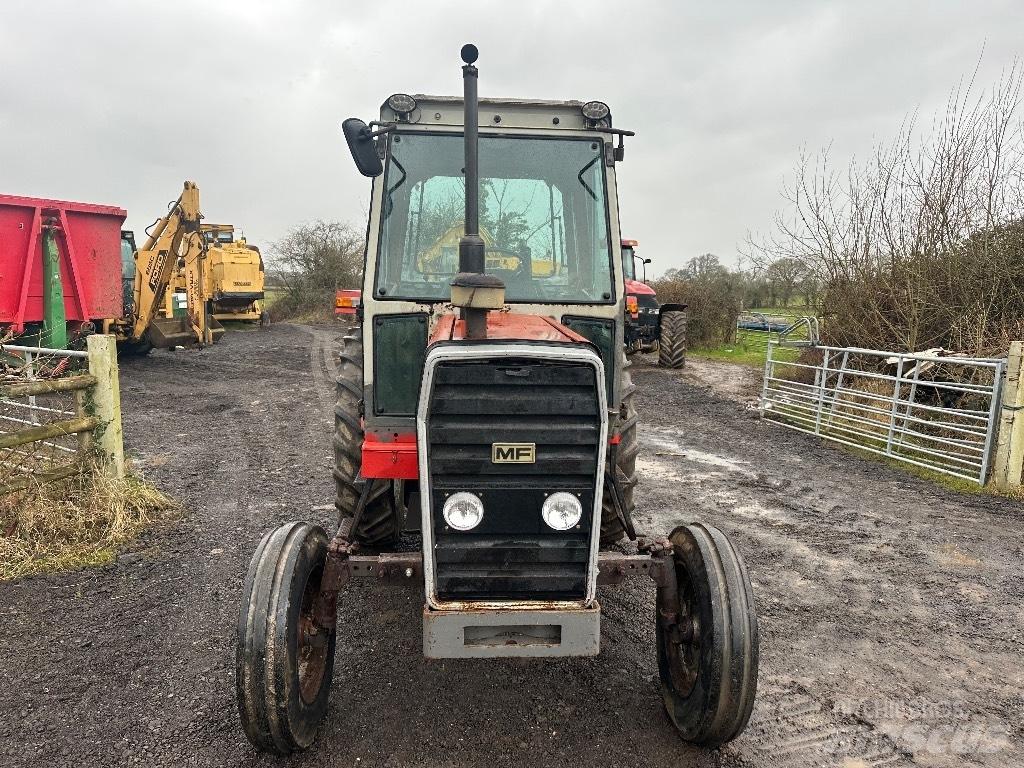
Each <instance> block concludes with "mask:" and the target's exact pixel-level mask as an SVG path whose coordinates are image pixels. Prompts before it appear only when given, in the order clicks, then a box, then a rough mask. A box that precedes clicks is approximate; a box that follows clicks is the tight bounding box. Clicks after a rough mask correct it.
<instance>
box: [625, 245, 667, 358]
mask: <svg viewBox="0 0 1024 768" xmlns="http://www.w3.org/2000/svg"><path fill="white" fill-rule="evenodd" d="M637 245H638V243H637V241H636V240H622V242H621V246H622V272H623V275H624V277H625V290H626V315H625V328H624V341H625V345H626V353H627V354H631V353H633V352H641V351H642V352H650V351H652V350H653V349H655V348H656V347H657V345H658V336H659V329H660V322H659V320H660V317H659V306H658V299H657V298H656V295H655V292H654V289H653V288H651V286H649V285H647V282H646V280H647V265H648V264H650V263H651V260H650V259H644V258H642V257H641V256H639V255H638V254H637V252H636V248H637ZM637 262H639V263H640V264H641V266H642V268H643V280H638V279H637V271H636V266H637Z"/></svg>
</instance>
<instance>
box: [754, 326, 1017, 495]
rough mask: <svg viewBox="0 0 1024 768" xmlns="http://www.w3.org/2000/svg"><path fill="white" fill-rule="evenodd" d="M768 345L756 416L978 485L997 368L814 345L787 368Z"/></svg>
mask: <svg viewBox="0 0 1024 768" xmlns="http://www.w3.org/2000/svg"><path fill="white" fill-rule="evenodd" d="M776 347H777V345H776V344H774V343H773V344H769V346H768V350H767V357H766V360H765V369H764V386H763V389H762V392H761V403H760V409H761V415H762V417H763V418H765V419H767V420H770V421H774V422H777V423H779V424H782V425H783V426H786V427H789V428H790V429H795V430H798V431H800V432H806V433H808V434H813V435H818V436H820V437H823V438H825V439H826V440H832V441H834V442H837V443H842V444H844V445H849V446H853V447H855V448H860V449H862V450H865V451H870V452H871V453H876V454H879V455H881V456H888V457H890V458H893V459H897V460H899V461H902V462H906V463H908V464H913V465H915V466H918V467H924V468H926V469H930V470H933V471H935V472H941V473H943V474H947V475H952V476H954V477H959V478H963V479H965V480H973V481H974V482H977V483H979V484H984V483H985V480H986V478H987V476H988V470H989V462H990V459H991V453H992V446H993V443H994V440H995V433H996V429H997V426H998V414H999V407H1000V396H1001V387H1002V381H1003V371H1004V369H1005V366H1006V361H1005V360H1002V359H997V358H971V357H958V356H954V355H944V354H940V353H935V354H928V353H922V354H901V353H893V352H881V351H878V350H872V349H857V348H845V347H822V346H819V347H814V348H812V349H811V350H810V351H809V352H808V353H806V354H805V355H804V356H803V358H802V359H801V360H798V361H789V360H780V359H776V357H775V356H774V355H773V351H774V350H775V349H776Z"/></svg>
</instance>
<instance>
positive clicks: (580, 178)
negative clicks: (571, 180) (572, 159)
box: [576, 155, 601, 200]
mask: <svg viewBox="0 0 1024 768" xmlns="http://www.w3.org/2000/svg"><path fill="white" fill-rule="evenodd" d="M600 159H601V156H600V155H598V156H597V157H595V158H594V159H593V160H591V161H590V162H589V163H587V164H586V165H584V166H583V167H582V168H581V169H580V172H579V173H578V174H576V180H577V181H579V183H580V184H582V185H583V188H584V189H585V190H587V194H588V195H590V197H591V199H593V200H597V195H596V194H594V190H592V189H591V188H590V186H589V185H588V184H587V182H585V181H584V180H583V174H584V173H586V172H587V171H589V170H590V166H592V165H593V164H594V163H596V162H597V161H598V160H600Z"/></svg>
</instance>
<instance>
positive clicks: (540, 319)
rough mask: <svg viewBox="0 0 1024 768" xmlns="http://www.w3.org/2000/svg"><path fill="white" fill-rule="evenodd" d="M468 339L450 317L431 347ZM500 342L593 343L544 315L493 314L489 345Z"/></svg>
mask: <svg viewBox="0 0 1024 768" xmlns="http://www.w3.org/2000/svg"><path fill="white" fill-rule="evenodd" d="M640 285H643V283H641V284H640ZM644 287H645V288H646V287H647V286H644ZM648 290H650V289H648ZM466 338H467V336H466V321H465V320H462V319H460V318H458V317H456V316H455V315H454V314H447V315H445V316H444V317H442V318H441V319H440V321H439V322H438V323H437V326H435V328H434V332H433V333H432V334H431V336H430V340H429V342H428V346H429V345H430V344H436V343H437V342H441V341H463V340H465V339H466ZM499 340H505V341H546V342H563V343H575V344H588V343H589V340H588V339H587V338H586V337H584V336H581V335H580V334H578V333H576V332H575V331H572V330H570V329H569V328H566V327H565V326H564V325H562V324H561V323H558V322H556V321H555V320H552V319H551V318H550V317H545V316H544V315H516V314H511V313H508V312H489V313H488V314H487V341H490V342H494V341H499Z"/></svg>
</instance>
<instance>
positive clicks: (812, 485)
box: [0, 325, 1024, 768]
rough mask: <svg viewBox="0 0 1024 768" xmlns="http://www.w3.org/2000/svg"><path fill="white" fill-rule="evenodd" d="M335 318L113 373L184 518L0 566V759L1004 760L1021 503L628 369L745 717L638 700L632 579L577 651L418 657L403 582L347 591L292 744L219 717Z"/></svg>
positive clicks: (304, 472) (710, 366)
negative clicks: (730, 645) (748, 582)
mask: <svg viewBox="0 0 1024 768" xmlns="http://www.w3.org/2000/svg"><path fill="white" fill-rule="evenodd" d="M337 337H338V332H337V330H336V329H334V328H330V327H326V326H324V327H316V328H309V327H299V326H291V325H278V326H274V327H271V328H269V329H264V330H254V331H248V332H241V331H236V332H232V333H229V334H228V335H227V336H226V337H225V338H224V340H223V341H222V342H221V343H220V344H218V345H217V346H216V347H215V348H213V349H207V350H202V351H188V352H176V353H167V352H155V353H153V354H152V355H151V356H150V357H148V358H146V359H142V360H133V361H127V362H125V363H123V365H122V380H121V393H122V398H123V404H124V413H125V436H126V442H127V447H128V450H129V451H130V453H131V454H132V455H133V456H134V457H135V461H136V464H137V466H139V467H140V468H141V469H142V470H143V471H144V473H145V474H146V476H147V477H148V478H150V479H151V480H152V481H153V482H155V483H156V484H157V485H159V486H160V487H161V488H163V489H164V490H166V491H167V492H169V493H171V494H173V495H174V496H175V497H176V498H178V499H179V500H180V501H181V503H182V506H183V509H184V516H183V518H182V520H181V521H180V522H178V523H176V524H174V525H170V526H165V527H164V528H162V529H159V530H154V531H151V532H149V533H148V534H146V535H145V536H144V538H143V539H142V540H141V541H139V542H138V543H137V544H136V545H134V546H132V547H131V548H129V550H127V551H126V552H125V553H124V554H122V555H121V557H120V558H119V559H118V562H117V563H116V564H114V565H111V566H109V567H107V568H104V569H100V570H93V571H82V572H76V573H68V574H61V575H54V576H48V577H35V578H28V579H24V580H21V581H18V582H14V583H7V584H2V585H0V626H2V630H0V691H2V695H0V744H2V745H3V746H2V747H0V765H4V766H7V765H11V766H14V765H18V766H21V765H47V766H78V767H80V766H92V765H114V764H117V765H146V766H172V765H173V766H192V765H195V766H220V765H224V766H269V765H278V764H289V765H295V766H314V765H316V766H321V765H337V766H354V765H359V766H480V767H483V766H521V765H530V766H548V765H550V766H573V767H574V768H578V766H584V765H586V766H589V765H602V766H603V765H614V766H658V767H659V768H664V767H665V766H676V765H707V766H711V765H725V766H738V765H758V766H786V765H808V766H809V765H840V766H846V767H847V768H856V767H860V766H868V765H893V766H896V765H935V766H953V765H971V764H982V765H988V766H1016V765H1020V764H1022V763H1024V729H1022V716H1024V696H1022V679H1021V678H1022V654H1021V651H1020V648H1021V641H1022V638H1024V620H1022V616H1021V600H1022V597H1024V586H1022V570H1024V569H1022V566H1024V519H1022V518H1024V505H1021V504H1019V503H1016V502H1011V501H1007V500H1003V499H999V498H994V497H989V496H980V495H964V494H957V493H953V492H950V491H946V490H943V489H941V488H939V487H937V486H935V485H932V484H930V483H928V482H925V481H922V480H917V479H914V478H912V477H910V476H908V475H905V474H903V473H902V472H900V471H898V470H895V469H892V468H889V467H887V466H885V465H883V464H880V463H875V462H872V461H867V460H863V459H860V458H857V457H854V456H851V455H850V454H848V453H846V452H844V451H842V450H840V449H837V448H833V447H831V446H828V445H823V444H821V443H819V442H817V441H816V440H815V439H813V438H811V437H808V436H805V435H801V434H798V433H794V432H790V431H787V430H785V429H783V428H781V427H778V426H774V425H769V424H762V423H760V422H759V421H758V420H757V418H756V410H754V408H753V402H754V394H753V393H754V389H755V388H756V384H757V378H758V376H757V372H756V371H754V372H751V371H748V370H747V369H739V368H734V367H731V366H728V365H726V364H720V363H707V362H700V361H696V360H694V361H692V363H691V366H690V368H689V369H688V370H686V371H684V372H668V371H663V370H659V369H657V368H655V367H653V366H651V365H649V364H646V363H643V362H642V361H641V364H640V365H638V366H637V367H636V368H635V369H634V371H635V377H636V380H637V383H638V384H639V394H638V400H639V410H640V416H641V419H642V422H643V424H644V428H643V435H644V437H643V447H644V452H643V454H642V474H641V478H642V481H641V486H640V491H639V493H638V499H639V504H640V508H639V513H638V517H639V526H638V527H639V528H641V529H643V530H645V531H647V532H650V533H655V532H665V531H667V530H668V529H670V528H671V527H673V526H674V525H675V524H677V523H678V522H680V521H683V520H689V519H696V518H700V519H703V520H706V521H709V522H711V523H714V524H716V525H718V526H720V527H721V528H723V529H724V530H725V531H727V532H728V533H729V534H730V535H732V536H734V537H735V540H736V542H737V543H738V546H739V548H740V550H741V551H742V552H743V553H744V554H745V556H746V558H747V563H748V566H749V569H750V573H751V575H752V578H753V581H754V591H755V598H756V602H757V607H758V612H759V614H760V617H761V632H762V640H761V675H760V683H759V693H758V700H757V704H756V707H755V710H754V715H753V719H752V721H751V724H750V726H749V728H748V730H747V731H746V733H744V734H743V736H741V738H739V739H738V740H737V741H735V742H734V743H732V744H730V745H728V746H726V747H724V748H723V749H721V750H720V751H718V752H708V751H702V750H698V749H694V748H691V747H688V746H686V745H684V744H682V743H681V742H680V741H679V740H678V739H677V738H676V737H675V735H674V734H673V732H672V730H671V727H670V725H669V723H668V720H667V719H666V717H665V715H664V714H663V711H662V707H661V703H660V697H659V692H658V684H657V667H656V662H655V656H654V650H653V646H654V631H653V610H654V609H653V597H654V595H653V588H652V586H651V585H650V584H647V583H643V582H637V583H635V584H633V585H629V586H625V587H620V588H616V589H607V590H605V591H603V592H602V594H601V595H600V598H601V600H602V603H603V608H604V620H603V628H602V653H601V655H600V656H599V657H597V658H593V659H570V660H562V661H546V662H512V661H497V662H493V661H492V662H486V661H447V662H441V661H431V662H428V661H425V660H424V659H423V658H422V656H421V653H420V616H419V611H420V606H421V595H419V594H416V593H415V592H414V591H411V590H402V589H400V588H395V589H392V590H388V591H381V592H376V593H375V592H373V591H371V590H370V589H369V588H368V587H367V586H365V585H359V586H355V587H352V588H350V589H349V591H348V592H347V593H346V594H345V596H344V599H343V602H342V605H341V608H340V619H339V627H340V637H339V641H338V654H337V662H336V668H335V677H334V689H333V690H332V694H331V707H330V712H329V716H328V718H327V721H326V723H325V725H324V727H323V730H322V732H321V736H320V739H319V741H318V743H317V744H316V745H315V746H314V747H313V748H312V749H311V750H310V751H309V752H307V753H305V754H303V755H300V756H297V757H294V758H292V759H291V760H290V761H287V762H281V763H279V762H278V761H275V760H272V759H270V758H268V757H266V756H261V755H257V754H256V753H255V752H254V751H253V749H252V748H251V747H250V746H249V744H248V743H247V742H246V740H245V738H244V736H243V735H242V732H241V730H240V728H239V725H238V719H237V715H236V712H235V702H234V642H235V639H234V631H235V621H236V616H237V612H238V607H239V606H238V598H239V593H240V590H241V580H242V576H243V574H244V572H245V569H246V566H247V564H248V560H249V557H250V555H251V553H252V551H253V549H254V547H255V545H256V543H257V541H258V540H259V538H260V536H261V534H262V533H263V531H264V530H265V529H267V528H268V527H270V526H274V525H277V524H278V523H280V522H283V521H286V520H290V519H293V518H307V519H312V520H316V521H319V522H324V523H326V522H328V521H329V520H330V519H331V506H330V504H331V500H332V493H333V489H332V481H331V475H330V469H331V453H330V443H329V435H330V428H331V415H330V414H331V405H332V399H333V395H332V381H331V379H332V377H333V373H334V358H335V353H336V342H337Z"/></svg>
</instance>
